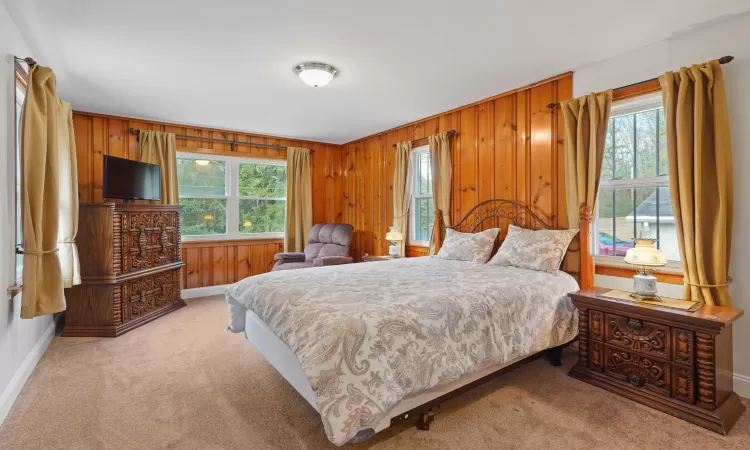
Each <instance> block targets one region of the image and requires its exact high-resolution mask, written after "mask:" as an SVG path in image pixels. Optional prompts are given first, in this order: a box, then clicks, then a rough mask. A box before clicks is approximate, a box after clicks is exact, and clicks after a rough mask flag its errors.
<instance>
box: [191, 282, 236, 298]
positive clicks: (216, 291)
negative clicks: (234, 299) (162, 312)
mask: <svg viewBox="0 0 750 450" xmlns="http://www.w3.org/2000/svg"><path fill="white" fill-rule="evenodd" d="M229 286H231V284H220V285H218V286H206V287H199V288H193V289H183V290H182V299H183V300H187V299H190V298H198V297H209V296H211V295H222V294H224V290H225V289H226V288H228V287H229Z"/></svg>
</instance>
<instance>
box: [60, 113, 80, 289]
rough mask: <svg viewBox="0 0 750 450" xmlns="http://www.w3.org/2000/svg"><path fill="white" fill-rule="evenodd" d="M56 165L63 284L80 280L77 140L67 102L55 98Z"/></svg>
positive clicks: (71, 284)
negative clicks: (57, 153) (57, 100)
mask: <svg viewBox="0 0 750 450" xmlns="http://www.w3.org/2000/svg"><path fill="white" fill-rule="evenodd" d="M57 123H58V127H57V130H58V132H57V139H58V144H57V147H58V152H59V158H58V166H59V178H58V180H59V182H60V186H59V189H60V190H59V196H60V200H59V214H60V219H59V220H60V223H59V229H58V237H57V249H58V251H57V256H58V258H59V259H60V269H61V271H62V277H63V287H66V288H69V287H72V286H75V285H78V284H81V267H80V263H79V261H78V247H77V246H76V243H75V242H76V235H77V234H78V165H77V163H76V142H75V138H74V135H73V110H72V108H71V106H70V103H68V102H66V101H63V100H59V102H58V122H57Z"/></svg>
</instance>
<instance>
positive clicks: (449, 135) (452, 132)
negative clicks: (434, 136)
mask: <svg viewBox="0 0 750 450" xmlns="http://www.w3.org/2000/svg"><path fill="white" fill-rule="evenodd" d="M447 133H448V137H451V136H453V135H454V134H456V130H450V131H448V132H447ZM425 139H427V138H426V137H423V138H419V139H412V140H411V141H409V142H411V143H412V144H413V143H415V142H419V141H423V140H425ZM393 148H396V144H393Z"/></svg>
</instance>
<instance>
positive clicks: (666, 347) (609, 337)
mask: <svg viewBox="0 0 750 450" xmlns="http://www.w3.org/2000/svg"><path fill="white" fill-rule="evenodd" d="M604 322H605V324H604V327H605V328H604V341H605V342H606V343H608V344H612V345H615V346H618V347H621V348H624V349H627V350H634V351H636V352H638V353H641V354H643V355H646V356H655V357H657V358H661V359H664V360H667V361H669V360H670V358H671V351H670V344H671V339H670V337H671V331H670V328H669V327H668V326H666V325H661V324H659V323H655V322H648V321H644V320H641V319H636V318H632V317H626V316H619V315H617V314H605V320H604Z"/></svg>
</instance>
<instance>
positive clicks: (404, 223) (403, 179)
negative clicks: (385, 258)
mask: <svg viewBox="0 0 750 450" xmlns="http://www.w3.org/2000/svg"><path fill="white" fill-rule="evenodd" d="M395 166H396V169H395V173H394V175H393V218H394V220H395V222H396V224H397V225H398V228H399V231H401V234H402V235H403V237H404V238H403V239H402V240H401V256H405V255H406V241H407V239H408V236H409V233H408V231H409V225H408V224H409V220H408V219H409V206H410V205H411V201H410V200H411V142H409V141H406V142H399V143H397V144H396V164H395Z"/></svg>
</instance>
